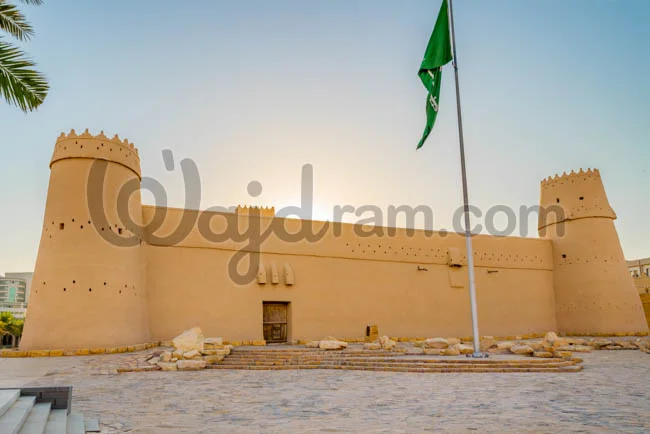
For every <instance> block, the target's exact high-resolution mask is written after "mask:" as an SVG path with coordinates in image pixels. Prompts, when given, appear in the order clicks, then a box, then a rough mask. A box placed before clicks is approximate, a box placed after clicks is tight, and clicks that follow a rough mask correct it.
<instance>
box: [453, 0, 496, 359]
mask: <svg viewBox="0 0 650 434" xmlns="http://www.w3.org/2000/svg"><path fill="white" fill-rule="evenodd" d="M448 1H449V29H450V31H451V47H452V48H451V49H452V55H453V60H452V63H453V65H454V75H455V77H456V107H457V110H458V136H459V141H460V169H461V172H462V179H463V206H464V211H465V212H464V215H465V246H466V247H467V273H468V275H469V298H470V303H471V307H472V333H473V336H474V353H473V354H472V356H473V357H487V354H483V353H481V345H480V342H479V334H478V312H477V308H476V282H475V276H474V251H473V250H472V231H471V226H470V218H469V196H468V194H467V171H466V168H465V142H464V140H463V117H462V114H461V110H460V87H459V85H458V58H457V57H456V34H455V33H454V12H453V9H452V0H448Z"/></svg>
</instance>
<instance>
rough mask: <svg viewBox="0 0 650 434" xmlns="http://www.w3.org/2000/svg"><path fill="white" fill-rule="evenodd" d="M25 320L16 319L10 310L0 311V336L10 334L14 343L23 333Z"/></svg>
mask: <svg viewBox="0 0 650 434" xmlns="http://www.w3.org/2000/svg"><path fill="white" fill-rule="evenodd" d="M24 323H25V321H24V320H22V319H18V318H16V317H15V316H14V314H13V313H11V312H0V338H1V337H2V336H4V335H11V336H12V339H11V340H12V342H13V343H14V345H15V344H16V342H17V341H18V339H20V337H21V335H22V334H23V325H24Z"/></svg>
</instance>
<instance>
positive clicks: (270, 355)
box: [228, 353, 404, 359]
mask: <svg viewBox="0 0 650 434" xmlns="http://www.w3.org/2000/svg"><path fill="white" fill-rule="evenodd" d="M403 356H404V355H403V354H395V353H384V354H237V353H231V354H230V355H229V356H228V357H233V358H242V359H244V358H259V357H267V358H273V359H291V358H300V357H304V358H323V357H325V358H341V359H342V358H347V357H368V358H376V357H403Z"/></svg>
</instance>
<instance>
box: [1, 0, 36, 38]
mask: <svg viewBox="0 0 650 434" xmlns="http://www.w3.org/2000/svg"><path fill="white" fill-rule="evenodd" d="M0 30H4V31H5V32H7V33H9V34H10V35H11V36H13V37H14V38H16V39H19V40H21V41H25V40H27V39H29V38H30V37H32V36H33V35H34V29H32V26H31V25H30V24H29V23H28V22H27V20H26V19H25V16H24V15H23V14H22V12H20V10H19V9H18V8H17V7H16V5H13V4H11V3H7V2H5V1H4V0H0Z"/></svg>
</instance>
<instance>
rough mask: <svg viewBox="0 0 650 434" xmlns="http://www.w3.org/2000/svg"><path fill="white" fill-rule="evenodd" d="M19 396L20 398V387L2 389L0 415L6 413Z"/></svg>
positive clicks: (0, 392) (0, 391) (0, 393)
mask: <svg viewBox="0 0 650 434" xmlns="http://www.w3.org/2000/svg"><path fill="white" fill-rule="evenodd" d="M18 398H20V390H19V389H7V390H0V416H2V415H3V414H5V413H6V412H7V410H9V409H10V408H11V406H12V405H14V402H16V401H17V400H18Z"/></svg>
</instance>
